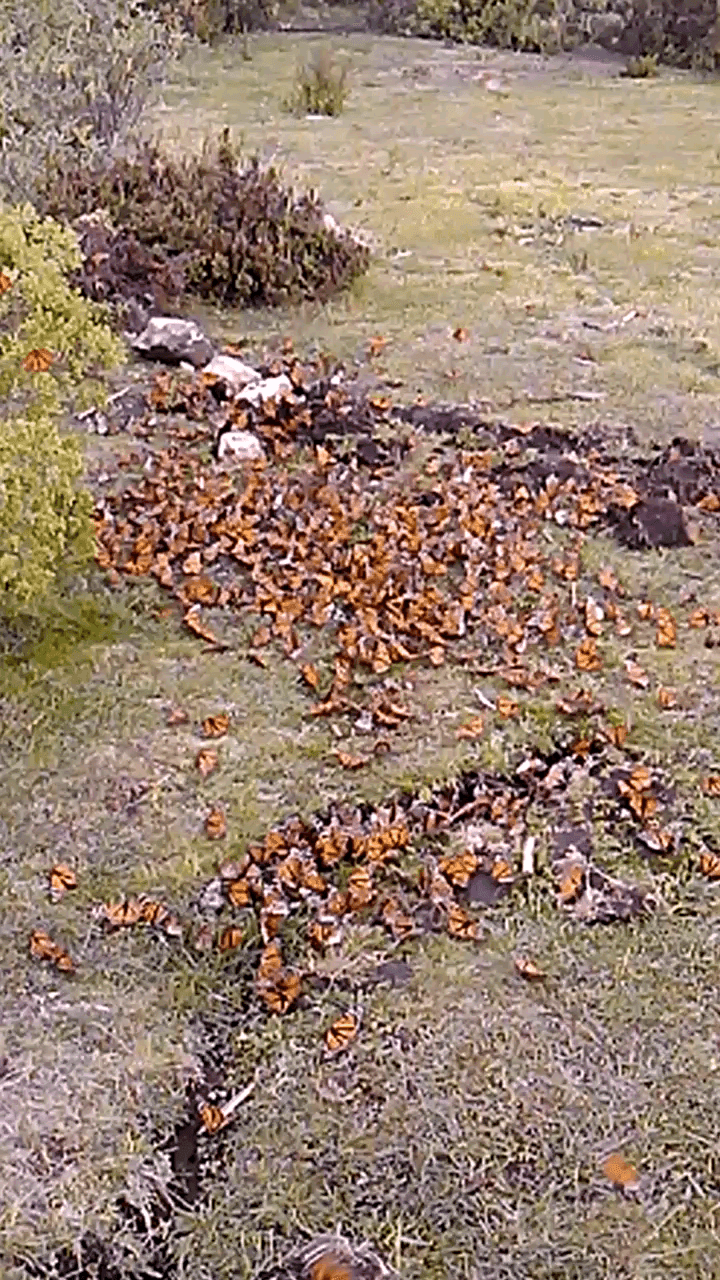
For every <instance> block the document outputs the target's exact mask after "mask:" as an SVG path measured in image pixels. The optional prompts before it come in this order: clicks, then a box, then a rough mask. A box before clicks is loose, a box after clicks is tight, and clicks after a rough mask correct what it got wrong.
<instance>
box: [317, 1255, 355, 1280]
mask: <svg viewBox="0 0 720 1280" xmlns="http://www.w3.org/2000/svg"><path fill="white" fill-rule="evenodd" d="M352 1278H353V1273H352V1271H351V1270H350V1268H349V1267H347V1266H346V1265H345V1263H344V1262H341V1261H340V1259H339V1258H336V1257H334V1255H333V1254H332V1253H326V1254H324V1255H323V1257H322V1258H318V1260H317V1262H314V1263H313V1265H312V1267H311V1268H310V1280H352Z"/></svg>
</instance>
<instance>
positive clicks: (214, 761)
mask: <svg viewBox="0 0 720 1280" xmlns="http://www.w3.org/2000/svg"><path fill="white" fill-rule="evenodd" d="M217 767H218V753H217V751H213V749H212V747H201V748H200V750H199V751H198V753H197V755H196V756H195V768H196V769H197V771H198V773H200V774H201V775H202V777H203V778H207V777H208V775H209V774H211V773H212V772H213V771H214V770H215V769H217Z"/></svg>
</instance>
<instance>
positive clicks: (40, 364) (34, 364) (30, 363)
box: [23, 347, 55, 373]
mask: <svg viewBox="0 0 720 1280" xmlns="http://www.w3.org/2000/svg"><path fill="white" fill-rule="evenodd" d="M54 358H55V357H54V356H53V353H52V351H48V350H47V348H46V347H36V348H35V350H33V351H28V353H27V355H26V356H25V359H24V360H23V369H24V370H25V371H26V373H47V371H48V369H49V368H50V366H51V364H52V363H53V360H54Z"/></svg>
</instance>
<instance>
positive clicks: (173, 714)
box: [165, 707, 190, 728]
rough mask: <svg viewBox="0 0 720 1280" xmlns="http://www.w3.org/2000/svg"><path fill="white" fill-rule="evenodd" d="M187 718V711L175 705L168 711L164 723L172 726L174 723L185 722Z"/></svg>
mask: <svg viewBox="0 0 720 1280" xmlns="http://www.w3.org/2000/svg"><path fill="white" fill-rule="evenodd" d="M189 719H190V717H189V715H188V713H187V711H184V710H183V708H182V707H175V708H174V709H173V710H172V711H170V712H168V716H167V719H166V721H165V723H166V724H167V725H169V726H170V727H171V728H174V727H175V725H178V724H187V722H188V720H189Z"/></svg>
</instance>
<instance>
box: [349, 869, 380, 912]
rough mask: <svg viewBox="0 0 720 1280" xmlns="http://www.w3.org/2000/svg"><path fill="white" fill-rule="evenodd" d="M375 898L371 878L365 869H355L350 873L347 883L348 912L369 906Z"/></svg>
mask: <svg viewBox="0 0 720 1280" xmlns="http://www.w3.org/2000/svg"><path fill="white" fill-rule="evenodd" d="M374 897H375V889H374V887H373V882H372V877H371V875H370V872H369V871H368V869H367V867H356V868H355V870H354V871H351V873H350V877H349V879H348V883H347V904H348V909H349V910H350V911H360V910H361V909H362V908H363V907H367V906H369V904H370V903H371V902H372V900H373V898H374Z"/></svg>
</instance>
